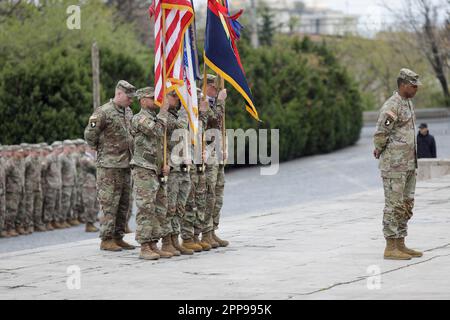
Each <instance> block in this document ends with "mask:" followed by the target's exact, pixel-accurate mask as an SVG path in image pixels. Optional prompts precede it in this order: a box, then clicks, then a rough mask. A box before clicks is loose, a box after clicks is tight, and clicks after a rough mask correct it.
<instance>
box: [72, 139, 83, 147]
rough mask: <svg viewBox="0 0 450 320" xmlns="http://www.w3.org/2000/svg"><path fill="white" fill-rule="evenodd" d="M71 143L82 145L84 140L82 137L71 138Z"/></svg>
mask: <svg viewBox="0 0 450 320" xmlns="http://www.w3.org/2000/svg"><path fill="white" fill-rule="evenodd" d="M73 143H74V144H75V145H76V146H82V145H84V143H85V141H84V140H83V139H76V140H73Z"/></svg>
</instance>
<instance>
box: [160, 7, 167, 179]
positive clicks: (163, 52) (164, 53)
mask: <svg viewBox="0 0 450 320" xmlns="http://www.w3.org/2000/svg"><path fill="white" fill-rule="evenodd" d="M161 19H162V32H161V40H162V42H161V47H162V63H163V66H162V67H163V75H162V80H163V86H162V93H163V96H162V106H164V104H165V102H166V85H167V84H166V78H167V74H166V36H165V32H166V16H165V14H164V8H163V7H162V4H161ZM163 161H164V165H163V166H164V167H165V166H167V124H166V126H165V127H164V160H163ZM163 179H164V181H165V179H166V178H165V177H164V178H163Z"/></svg>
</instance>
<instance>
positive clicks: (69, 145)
mask: <svg viewBox="0 0 450 320" xmlns="http://www.w3.org/2000/svg"><path fill="white" fill-rule="evenodd" d="M63 146H64V147H73V146H75V143H73V141H72V140H64V142H63Z"/></svg>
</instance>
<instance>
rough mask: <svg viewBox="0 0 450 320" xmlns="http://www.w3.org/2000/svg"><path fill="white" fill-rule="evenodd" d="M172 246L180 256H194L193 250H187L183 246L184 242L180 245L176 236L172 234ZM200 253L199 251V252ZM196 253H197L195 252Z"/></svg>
mask: <svg viewBox="0 0 450 320" xmlns="http://www.w3.org/2000/svg"><path fill="white" fill-rule="evenodd" d="M172 245H173V246H174V247H175V249H177V250H178V251H180V252H181V254H184V255H188V256H190V255H193V254H194V251H195V250H194V249H192V248H188V247H186V246H185V245H184V241H183V244H180V241H179V240H178V235H177V234H173V235H172ZM200 251H201V250H200ZM195 252H198V251H195Z"/></svg>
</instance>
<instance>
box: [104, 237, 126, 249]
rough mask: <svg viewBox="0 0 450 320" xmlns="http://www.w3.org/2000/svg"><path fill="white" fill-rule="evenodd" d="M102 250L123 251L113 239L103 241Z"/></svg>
mask: <svg viewBox="0 0 450 320" xmlns="http://www.w3.org/2000/svg"><path fill="white" fill-rule="evenodd" d="M100 250H106V251H122V247H120V246H119V245H117V244H116V242H115V241H114V240H113V239H108V240H102V242H101V243H100Z"/></svg>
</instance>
